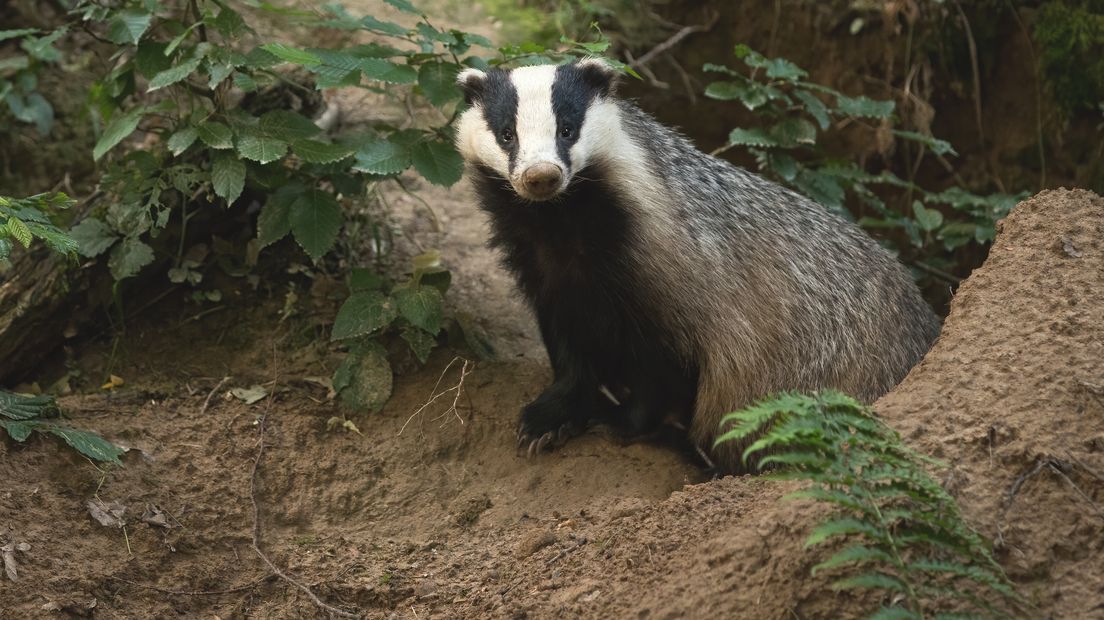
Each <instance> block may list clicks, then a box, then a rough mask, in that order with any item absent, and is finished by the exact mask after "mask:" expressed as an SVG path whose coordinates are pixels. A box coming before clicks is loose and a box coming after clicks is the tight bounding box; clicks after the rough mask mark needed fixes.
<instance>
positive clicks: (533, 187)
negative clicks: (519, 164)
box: [521, 162, 564, 200]
mask: <svg viewBox="0 0 1104 620" xmlns="http://www.w3.org/2000/svg"><path fill="white" fill-rule="evenodd" d="M563 176H564V175H563V170H562V169H561V168H560V167H559V166H557V165H556V164H552V163H548V162H541V163H539V164H533V165H532V166H529V167H528V168H526V169H525V172H523V173H522V174H521V185H522V187H523V188H524V189H525V193H526V194H529V196H530V197H532V198H535V199H537V200H542V199H545V198H551V197H552V196H553V195H554V194H555V193H556V192H557V191H559V189H560V185H561V184H562V183H563Z"/></svg>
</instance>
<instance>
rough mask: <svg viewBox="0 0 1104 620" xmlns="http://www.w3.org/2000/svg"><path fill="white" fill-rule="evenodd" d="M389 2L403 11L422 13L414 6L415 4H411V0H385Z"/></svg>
mask: <svg viewBox="0 0 1104 620" xmlns="http://www.w3.org/2000/svg"><path fill="white" fill-rule="evenodd" d="M384 2H386V3H387V4H390V5H391V6H393V7H395V8H396V9H398V10H400V11H403V12H404V13H412V14H414V15H421V13H422V12H421V11H419V10H418V9H416V8H414V5H413V4H410V2H409V0H384Z"/></svg>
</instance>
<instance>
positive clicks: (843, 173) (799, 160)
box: [704, 45, 1023, 259]
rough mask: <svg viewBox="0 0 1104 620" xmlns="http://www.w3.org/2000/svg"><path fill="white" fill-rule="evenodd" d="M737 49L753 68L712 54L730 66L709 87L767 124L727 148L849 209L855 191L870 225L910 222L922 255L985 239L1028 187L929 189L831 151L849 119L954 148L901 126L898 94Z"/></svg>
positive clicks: (737, 134)
mask: <svg viewBox="0 0 1104 620" xmlns="http://www.w3.org/2000/svg"><path fill="white" fill-rule="evenodd" d="M735 54H736V57H737V58H738V59H739V60H741V61H742V62H743V64H744V65H745V70H743V71H738V70H734V69H731V68H729V67H727V66H724V65H716V64H708V65H706V66H705V67H704V69H705V70H706V71H708V72H713V73H720V74H722V75H724V76H725V79H724V80H723V81H717V82H713V83H711V84H709V86H708V87H707V88H706V91H705V94H706V96H708V97H710V98H713V99H718V100H722V101H738V102H739V103H741V104H743V105H744V107H746V108H747V109H748V110H750V111H751V112H753V113H754V114H755V115H756V117H757V119H758V120H759V121H760V122H761V125H759V126H755V127H748V128H736V129H733V130H732V131H731V133H729V136H728V142H727V144H726V146H725V147H723V149H722V150H726V149H730V148H734V147H740V148H744V149H747V151H748V152H749V153H750V154H751V155H753V156H754V157H755V161H756V162H757V164H758V166H759V169H760V171H762V172H764V173H766V174H768V175H769V176H771V177H772V178H774V179H775V180H777V181H779V182H781V183H783V184H786V185H788V186H790V187H792V188H793V189H795V190H797V191H799V192H801V193H803V194H805V195H806V196H808V197H810V198H812V199H813V200H816V201H817V202H819V203H821V204H823V205H824V206H826V207H828V208H829V209H832V210H834V211H837V212H839V213H841V214H843V215H846V216H849V217H850V215H851V212H850V211H849V210H848V209H847V208H845V207H846V205H847V203H848V200H849V199H850V200H856V201H858V202H859V203H861V205H862V206H863V207H864V210H865V211H867V212H868V213H869V214H868V215H865V216H863V217H862V218H861V219H860V220H859V223H860V224H862V225H863V226H866V227H868V228H878V229H899V230H902V231H903V232H904V233H905V235H906V238H907V239H908V241H909V243H910V244H911V245H912V246H913V248H915V251H917V252H918V253H919V255H920V256H921V257H922V258H935V259H939V258H942V257H943V256H944V255H945V254H946V253H947V252H950V251H952V250H954V249H955V248H958V247H960V246H963V245H966V244H969V243H977V244H986V243H989V242H990V241H992V240H993V237H994V236H995V234H996V221H997V220H999V219H1001V218H1003V217H1004V216H1005V215H1006V214H1007V213H1008V211H1009V210H1010V209H1011V208H1012V207H1013V206H1014V205H1015V204H1016V202H1018V201H1019V200H1021V199H1022V198H1023V195H1007V194H993V195H988V196H979V195H976V194H973V193H970V192H968V191H966V190H965V189H962V188H954V189H951V190H948V191H944V192H928V191H925V190H924V189H923V188H921V187H920V186H918V185H917V184H916V183H914V182H912V181H910V180H907V179H902V178H901V177H899V176H898V175H896V174H894V173H893V172H892V170H890V169H889V168H883V169H882V170H880V171H879V172H876V173H875V172H870V171H868V170H867V169H866V168H865V167H864V166H861V165H860V164H859V163H858V162H856V161H854V160H850V159H841V158H839V157H831V156H829V155H827V154H826V153H825V152H824V149H823V148H822V147H821V140H820V138H821V136H822V134H823V133H824V132H826V131H829V130H830V129H831V128H832V127H833V126H834V125H838V124H840V122H841V121H847V122H848V123H858V124H862V125H867V126H868V128H869V131H870V132H871V133H874V134H879V133H880V134H882V135H884V136H888V137H891V138H892V139H895V140H900V141H906V142H911V143H914V144H919V145H922V146H923V147H924V148H925V149H927V150H929V151H930V152H931V153H932V154H934V155H935V156H940V157H942V156H950V155H954V154H955V151H954V148H953V147H952V146H951V144H950V143H949V142H947V141H945V140H940V139H938V138H935V137H933V136H931V135H923V134H920V133H917V132H913V131H905V130H902V129H899V128H898V127H897V126H896V120H895V118H894V111H895V108H896V105H895V103H894V102H893V101H878V100H873V99H869V98H867V97H864V96H858V97H848V96H846V95H844V94H842V93H840V92H839V91H836V90H835V89H832V88H829V87H827V86H824V85H821V84H817V83H815V82H810V81H808V80H807V79H806V78H807V77H808V73H807V72H806V71H805V70H803V69H802V68H800V67H798V66H797V65H795V64H794V63H792V62H790V61H788V60H786V59H783V58H766V57H765V56H763V55H762V54H759V53H758V52H755V51H753V50H751V49H750V48H748V47H747V46H744V45H738V46H736V50H735Z"/></svg>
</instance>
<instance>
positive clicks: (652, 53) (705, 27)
mask: <svg viewBox="0 0 1104 620" xmlns="http://www.w3.org/2000/svg"><path fill="white" fill-rule="evenodd" d="M720 18H721V14H720V13H716V12H715V13H713V16H712V17H711V18H709V21H708V22H706V23H704V24H697V25H694V26H684V27H683V28H682V30H679V31H678V32H676V33H675V34H673V35H671V36H670V38H668V39H667V40H666V41H664V42H663V43H660V44H659V45H657V46H655V47H653V48H652V49H651V50H649V51H648V52H647V53H645V54H644V55H643V56H641V57H640V58H637V59H636V60H634V61H633V62H632V63H631V64H630V65H629V66H631V67H632V68H633V69H639V68H641V67H643V66H644V65H646V64H648V63H649V62H652V61H653V60H655V58H656V56H659V55H660V54H662V53H664V52H666V51H667V50H669V49H671V48H672V47H674V46H676V45H678V44H679V42H681V41H682V40H683V39H685V38H686V37H688V36H690V35H692V34H694V33H695V32H708V31H709V30H712V29H713V26H715V25H716V24H717V20H718V19H720Z"/></svg>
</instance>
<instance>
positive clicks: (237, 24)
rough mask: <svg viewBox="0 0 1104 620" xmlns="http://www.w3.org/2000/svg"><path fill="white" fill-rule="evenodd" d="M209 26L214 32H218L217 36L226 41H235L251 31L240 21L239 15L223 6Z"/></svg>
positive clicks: (242, 20) (243, 21)
mask: <svg viewBox="0 0 1104 620" xmlns="http://www.w3.org/2000/svg"><path fill="white" fill-rule="evenodd" d="M211 25H212V26H214V27H215V30H218V32H219V34H221V35H222V36H224V37H226V38H228V39H236V38H238V37H240V36H242V35H243V34H245V33H247V32H249V31H250V30H251V28H250V27H249V25H248V24H246V23H245V20H244V19H242V16H241V14H239V13H238V12H237V11H234V10H232V9H230V8H227V7H226V6H223V8H222V10H220V11H219V14H218V16H217V17H215V19H214V20H212V21H211Z"/></svg>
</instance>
